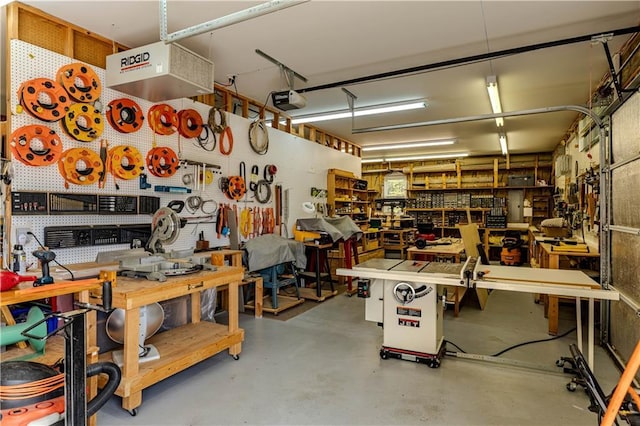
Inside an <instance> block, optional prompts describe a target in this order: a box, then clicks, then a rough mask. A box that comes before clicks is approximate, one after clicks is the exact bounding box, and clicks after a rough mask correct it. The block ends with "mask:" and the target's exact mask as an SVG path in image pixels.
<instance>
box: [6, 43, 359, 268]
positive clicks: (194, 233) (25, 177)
mask: <svg viewBox="0 0 640 426" xmlns="http://www.w3.org/2000/svg"><path fill="white" fill-rule="evenodd" d="M72 62H75V61H74V60H73V59H71V58H68V57H65V56H62V55H59V54H56V53H53V52H50V51H47V50H45V49H42V48H39V47H36V46H32V45H30V44H28V43H25V42H22V41H19V40H12V42H11V63H12V69H11V93H10V94H9V95H10V96H11V109H12V112H13V113H14V114H15V115H13V116H12V123H11V126H12V129H11V130H12V131H14V130H16V129H17V128H19V127H21V126H25V125H28V124H44V125H46V126H47V127H49V128H50V129H53V130H55V131H56V133H57V134H58V135H59V136H60V137H61V139H62V142H63V147H64V150H67V149H69V148H77V147H85V148H90V149H92V150H94V151H96V152H99V149H100V140H101V139H105V140H107V141H108V142H109V146H110V147H113V146H116V145H130V146H133V147H135V148H137V149H138V150H139V151H140V152H141V154H142V155H143V156H146V153H147V151H148V150H149V149H150V148H151V147H152V144H153V142H154V141H155V143H156V144H157V145H158V146H168V147H170V148H172V149H173V150H174V151H176V152H178V151H181V153H182V156H183V157H186V158H189V159H193V160H198V161H206V162H207V163H212V164H217V165H219V166H220V167H221V172H222V173H221V174H215V175H214V176H215V179H214V183H213V184H212V185H208V186H207V187H205V188H204V189H203V190H201V191H194V192H193V193H192V194H191V195H199V196H201V197H202V198H203V199H205V200H208V199H213V200H215V201H216V202H218V203H223V202H224V203H231V201H230V200H228V199H227V198H226V197H225V196H224V195H223V194H222V192H221V190H220V189H219V187H218V179H219V177H220V176H222V175H224V176H229V175H237V174H238V172H239V164H240V162H241V161H244V162H245V164H246V172H247V178H249V174H250V172H251V166H252V165H254V164H256V165H258V166H259V168H260V174H262V171H263V168H264V166H265V165H267V164H275V165H276V166H277V168H278V172H277V174H276V177H275V179H274V184H273V185H272V186H271V187H272V190H273V189H274V188H273V186H274V185H275V184H279V185H281V186H282V187H283V190H286V189H288V190H289V223H288V224H286V228H287V229H289V230H290V229H291V227H292V225H293V223H294V222H295V219H297V218H299V217H307V216H308V215H307V214H305V213H304V212H303V210H302V203H303V202H305V201H310V200H311V197H310V195H309V193H310V189H311V187H317V188H326V185H327V184H326V182H327V180H326V174H327V170H328V169H330V168H338V169H342V170H348V171H352V172H354V173H355V174H357V175H359V174H360V159H359V158H358V157H354V156H352V155H348V154H345V153H342V152H339V151H337V150H334V149H330V148H327V147H325V146H323V145H320V144H317V143H314V142H311V141H308V140H306V139H302V138H299V137H297V136H293V135H290V134H288V133H285V132H281V131H279V130H275V129H272V128H269V129H268V133H269V149H268V152H267V153H266V154H265V155H259V154H257V153H255V152H254V151H253V150H252V149H251V146H250V144H249V137H248V130H249V125H250V123H251V121H250V120H247V119H244V118H242V117H239V116H235V115H232V114H227V123H228V125H229V126H230V127H231V129H232V132H233V136H234V145H233V151H232V152H231V154H230V155H228V156H225V155H222V154H221V153H220V151H219V145H220V144H219V142H218V144H217V147H216V149H215V151H214V152H207V151H204V150H203V149H202V148H200V147H199V146H197V144H196V143H194V140H190V139H185V138H180V139H179V138H178V136H177V133H175V134H174V135H170V136H159V135H155V136H154V134H153V132H152V131H151V129H150V128H149V126H148V125H147V123H146V119H145V124H144V125H143V127H142V129H141V130H140V131H138V132H135V133H130V134H122V133H119V132H117V131H116V130H115V129H113V128H112V127H111V126H110V125H109V124H108V123H107V122H106V119H104V116H103V119H104V121H105V126H104V132H103V134H102V135H101V136H100V137H99V138H97V139H96V140H94V141H92V142H79V141H76V140H74V139H72V138H71V137H69V136H68V135H67V134H66V133H65V132H64V131H63V129H62V128H61V126H60V123H46V122H43V121H40V120H37V119H35V118H33V117H31V116H30V115H28V114H27V113H18V109H17V108H16V106H17V105H18V99H17V90H18V88H19V86H20V84H21V83H22V82H23V81H26V80H29V79H33V78H39V77H46V78H50V79H55V76H56V72H57V70H58V69H59V68H60V67H61V66H62V65H65V64H69V63H72ZM92 68H93V69H94V70H95V71H96V73H97V74H98V76H99V77H100V79H101V81H102V82H103V83H104V81H105V79H104V70H101V69H97V68H96V67H92ZM123 97H126V98H131V99H134V100H135V101H136V102H137V103H138V104H139V105H140V106H141V107H142V110H143V111H145V116H146V112H147V111H148V109H149V107H151V105H153V104H152V103H151V102H148V101H145V100H142V99H137V98H132V97H131V96H128V95H124V94H122V93H119V92H116V91H114V90H110V89H107V88H104V87H103V91H102V96H101V98H100V101H101V103H102V105H103V106H104V108H106V106H107V105H108V103H109V102H110V101H112V100H114V99H117V98H123ZM166 103H168V104H170V105H171V106H173V107H174V108H175V109H176V110H181V109H185V108H193V109H196V110H197V111H198V112H199V113H200V115H201V116H202V117H203V118H204V120H205V121H206V119H207V116H208V112H209V108H210V107H209V106H207V105H204V104H199V103H196V102H193V101H191V100H188V99H182V100H174V101H170V102H166ZM13 167H14V180H13V185H12V190H13V191H25V192H27V191H28V192H63V193H78V194H95V193H98V194H105V195H148V196H159V197H160V198H161V206H162V205H166V204H167V203H168V202H169V201H171V200H175V199H177V200H185V199H186V198H187V196H188V195H187V194H174V193H171V194H165V193H159V192H154V191H153V189H146V190H141V189H140V188H139V181H138V179H133V180H127V181H123V180H118V185H119V187H120V189H116V187H115V182H114V179H113V177H112V176H110V175H109V176H108V178H107V181H106V185H105V187H104V188H102V189H100V188H98V186H97V185H95V184H94V185H86V186H85V185H82V186H80V185H73V184H72V185H70V187H69V188H68V189H67V188H65V186H64V180H63V178H62V176H61V175H60V173H59V171H58V167H57V166H56V165H53V164H52V165H49V166H41V167H34V166H28V165H25V164H23V163H21V162H19V161H14V163H13ZM189 172H192V170H191V168H185V169H181V170H180V171H178V172H177V173H176V174H175V175H174V176H172V177H169V178H159V177H155V176H153V175H151V174H150V173H147V176H148V181H149V183H150V184H151V185H154V186H155V185H166V186H185V185H184V184H183V182H182V176H183V175H184V174H185V173H189ZM152 188H153V187H152ZM244 201H247V202H246V203H245V202H244ZM251 201H252V194H248V195H247V197H246V198H245V200H243V201H241V202H239V203H237V204H238V209H240V208H243V207H245V206H249V207H253V206H259V207H274V198H273V196H272V198H271V201H270V202H269V203H268V204H257V203H255V202H253V203H251ZM180 216H181V217H186V218H194V217H200V216H204V213H203V212H201V211H198V212H196V213H194V214H189V213H187V212H186V211H183V212H182V213H181V214H180ZM150 221H151V218H150V217H149V216H146V215H96V214H91V215H87V214H83V215H59V216H54V215H50V216H35V215H33V216H17V215H14V216H13V217H12V229H13V230H14V232H13V233H12V234H13V235H10V236H8V238H7V240H10V242H9V241H7V247H6V248H8V249H9V250H8V252H10V247H11V246H10V245H9V244H14V243H15V240H16V236H15V229H16V228H18V227H20V228H29V229H31V231H32V232H33V233H34V234H35V235H36V236H37V237H38V238H39V239H40V240H41V241H43V239H44V227H46V226H74V225H108V224H125V223H127V224H128V223H150ZM205 221H206V222H208V223H204V224H197V225H196V224H191V223H188V224H187V225H186V226H185V228H183V229H182V230H181V232H180V236H179V238H178V240H177V241H176V242H175V243H174V244H173V245H172V246H168V247H166V248H167V249H174V248H175V249H183V248H192V247H193V246H194V244H195V240H196V239H197V237H198V234H199V232H200V231H203V232H204V234H205V239H207V240H209V241H210V245H211V246H212V247H217V246H223V245H227V244H229V240H228V238H224V237H223V238H217V236H216V232H215V224H214V223H212V221H211V220H207V219H205ZM37 246H38V245H37V243H36V242H35V241H30V242H29V243H28V244H27V245H26V247H25V251H26V252H27V253H29V255H28V258H27V263H30V262H35V258H33V256H31V254H30V253H31V251H33V250H35V249H36V248H37ZM123 248H127V246H126V245H104V246H98V247H96V246H92V247H83V248H69V249H56V250H55V252H56V255H57V260H59V261H60V262H61V263H63V264H65V263H77V262H88V261H93V260H94V259H95V257H96V254H97V253H98V252H101V251H109V250H116V249H123Z"/></svg>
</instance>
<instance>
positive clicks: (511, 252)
mask: <svg viewBox="0 0 640 426" xmlns="http://www.w3.org/2000/svg"><path fill="white" fill-rule="evenodd" d="M522 244H524V241H523V240H522V237H521V236H520V232H518V231H507V232H506V233H505V236H504V238H503V239H502V251H501V252H500V264H501V265H509V266H520V265H522Z"/></svg>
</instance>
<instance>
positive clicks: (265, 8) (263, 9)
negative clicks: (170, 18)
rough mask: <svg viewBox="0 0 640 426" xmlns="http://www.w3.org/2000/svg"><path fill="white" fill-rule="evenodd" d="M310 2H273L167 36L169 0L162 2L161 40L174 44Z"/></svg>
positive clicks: (300, 0) (287, 0)
mask: <svg viewBox="0 0 640 426" xmlns="http://www.w3.org/2000/svg"><path fill="white" fill-rule="evenodd" d="M308 1H310V0H272V1H269V2H267V3H262V4H259V5H257V6H253V7H250V8H248V9H244V10H240V11H238V12H235V13H232V14H229V15H227V16H223V17H220V18H217V19H213V20H211V21H208V22H203V23H202V24H198V25H193V26H191V27H188V28H185V29H183V30H179V31H176V32H173V33H171V34H167V0H160V40H162V41H164V42H165V43H174V42H176V41H178V40H182V39H184V38H188V37H193V36H196V35H199V34H203V33H206V32H210V31H213V30H217V29H220V28H224V27H228V26H229V25H233V24H237V23H239V22H243V21H247V20H249V19H253V18H257V17H258V16H263V15H267V14H269V13H273V12H277V11H279V10H282V9H286V8H289V7H292V6H297V5H299V4H302V3H306V2H308Z"/></svg>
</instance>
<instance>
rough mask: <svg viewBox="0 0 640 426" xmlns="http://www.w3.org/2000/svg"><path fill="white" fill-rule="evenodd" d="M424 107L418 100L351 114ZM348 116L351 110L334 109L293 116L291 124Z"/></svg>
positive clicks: (425, 104)
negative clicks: (320, 112) (314, 113)
mask: <svg viewBox="0 0 640 426" xmlns="http://www.w3.org/2000/svg"><path fill="white" fill-rule="evenodd" d="M426 107H427V103H426V102H424V101H419V102H410V103H403V104H393V105H387V106H379V107H375V108H362V109H356V110H354V111H353V115H354V116H355V117H362V116H364V115H373V114H385V113H387V112H397V111H408V110H412V109H419V108H426ZM349 117H351V111H335V112H328V113H323V114H316V115H307V116H300V117H298V118H293V119H292V120H291V124H304V123H312V122H313V123H315V122H318V121H327V120H338V119H341V118H349Z"/></svg>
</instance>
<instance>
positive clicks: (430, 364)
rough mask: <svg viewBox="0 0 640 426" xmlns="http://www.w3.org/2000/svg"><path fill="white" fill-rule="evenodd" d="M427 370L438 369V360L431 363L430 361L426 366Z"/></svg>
mask: <svg viewBox="0 0 640 426" xmlns="http://www.w3.org/2000/svg"><path fill="white" fill-rule="evenodd" d="M427 365H428V366H429V368H438V367H440V360H439V359H434V360H432V361H430V362H429V363H428V364H427Z"/></svg>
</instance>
